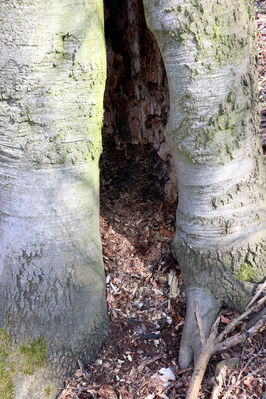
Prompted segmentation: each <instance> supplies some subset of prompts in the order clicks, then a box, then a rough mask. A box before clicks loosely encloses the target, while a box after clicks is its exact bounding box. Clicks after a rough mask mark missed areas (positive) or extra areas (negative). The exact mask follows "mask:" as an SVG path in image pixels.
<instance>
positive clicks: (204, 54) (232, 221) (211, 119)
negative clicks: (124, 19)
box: [144, 0, 265, 367]
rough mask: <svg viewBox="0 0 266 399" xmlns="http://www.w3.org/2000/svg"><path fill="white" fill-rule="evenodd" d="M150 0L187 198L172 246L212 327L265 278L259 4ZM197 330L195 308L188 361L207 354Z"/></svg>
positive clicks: (185, 352) (185, 343) (182, 196)
mask: <svg viewBox="0 0 266 399" xmlns="http://www.w3.org/2000/svg"><path fill="white" fill-rule="evenodd" d="M144 6H145V14H146V19H147V24H148V26H149V28H150V29H151V31H152V32H153V33H154V35H155V37H156V38H157V40H158V44H159V47H160V50H161V53H162V56H163V60H164V64H165V68H166V72H167V76H168V82H169V90H170V117H169V121H168V126H167V140H168V143H169V145H170V147H171V150H172V152H173V154H174V161H175V165H176V174H177V180H178V197H179V203H178V209H177V218H176V236H175V240H174V244H173V252H174V254H175V256H176V258H177V259H178V261H179V263H180V265H181V268H182V272H183V275H184V279H185V285H186V287H187V296H188V302H189V305H188V309H189V311H188V313H191V312H193V306H191V302H193V301H194V299H198V300H199V302H200V307H201V308H202V311H204V312H205V314H206V313H210V314H209V316H208V315H205V316H204V318H205V319H206V320H207V319H208V320H207V321H206V326H205V330H206V333H208V331H209V327H210V324H211V323H212V321H213V319H214V318H215V315H216V313H217V311H218V309H219V305H220V304H221V303H222V302H224V303H226V304H229V305H234V306H236V307H239V308H241V307H243V305H245V304H246V303H247V301H248V300H249V298H250V293H251V291H252V288H253V287H254V283H258V282H259V281H261V280H262V279H263V278H264V276H265V213H264V209H265V205H264V204H265V202H263V194H264V190H263V183H264V178H263V173H264V172H263V164H262V157H261V148H260V145H259V137H258V134H259V131H258V130H259V129H258V125H259V124H258V112H257V61H256V58H257V56H256V32H255V25H254V16H253V1H250V0H236V1H232V0H213V1H207V0H202V1H199V0H190V1H188V0H156V1H154V0H144ZM202 290H203V291H202ZM201 291H202V292H204V295H201V293H200V292H201ZM204 298H207V299H204ZM208 308H209V311H210V312H208ZM206 309H207V310H206ZM213 309H215V311H213ZM193 331H197V328H196V325H195V317H194V316H192V317H191V314H188V315H187V320H186V323H185V328H184V333H183V339H182V345H181V354H180V359H179V361H180V364H181V366H182V367H186V366H187V365H188V364H189V362H190V360H191V357H192V352H193V351H194V353H195V354H196V356H197V355H198V351H199V342H198V341H197V339H196V338H195V337H194V338H193V337H192V335H193V334H194V332H193ZM195 340H196V341H197V343H195V342H196V341H195Z"/></svg>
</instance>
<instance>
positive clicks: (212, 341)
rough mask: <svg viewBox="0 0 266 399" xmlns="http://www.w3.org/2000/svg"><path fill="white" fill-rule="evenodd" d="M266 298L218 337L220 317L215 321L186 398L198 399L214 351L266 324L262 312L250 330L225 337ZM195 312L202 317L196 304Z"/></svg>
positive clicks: (237, 341) (229, 325) (262, 300)
mask: <svg viewBox="0 0 266 399" xmlns="http://www.w3.org/2000/svg"><path fill="white" fill-rule="evenodd" d="M261 292H262V291H261ZM257 298H258V296H257ZM265 300H266V296H264V297H263V298H261V299H260V300H259V301H257V302H256V303H254V304H253V306H250V307H249V308H248V309H247V310H246V311H245V312H244V313H242V314H241V315H240V316H239V317H237V318H236V319H234V320H233V321H232V322H231V323H230V324H228V325H227V327H226V328H225V329H224V331H223V332H222V333H221V334H220V335H219V336H218V337H217V330H218V324H219V320H220V319H219V318H218V319H217V320H216V321H215V323H214V325H213V326H212V328H211V332H210V335H209V338H208V339H207V341H206V343H205V345H203V346H202V350H201V354H200V356H199V358H198V360H197V363H196V365H195V368H194V371H193V374H192V377H191V381H190V384H189V387H188V391H187V395H186V399H197V397H198V393H199V390H200V387H201V382H202V379H203V376H204V374H205V370H206V367H207V365H208V363H209V360H210V358H211V356H212V355H213V354H214V353H217V352H220V351H223V350H226V349H228V348H231V347H232V346H234V345H237V344H240V343H242V342H244V341H245V340H246V339H247V338H248V337H250V336H251V335H253V334H255V333H256V332H258V331H259V330H260V329H261V328H262V327H263V326H264V325H265V322H266V316H265V314H261V317H260V318H259V319H258V320H257V321H256V323H255V325H253V326H252V327H250V328H249V329H248V330H245V331H242V332H240V333H237V334H235V335H234V336H232V337H229V338H226V339H224V338H225V337H226V336H227V334H228V333H229V332H232V331H233V330H234V329H235V328H236V326H237V325H239V324H240V322H241V321H242V320H243V319H244V318H245V317H247V316H248V315H249V314H250V313H251V312H254V311H256V310H258V308H259V307H260V306H262V305H263V304H264V303H265ZM195 305H196V304H195ZM195 313H196V317H197V313H198V316H199V319H200V315H199V311H198V309H197V307H196V306H195ZM197 321H198V318H197ZM198 326H201V327H202V321H201V319H200V322H198ZM201 327H199V333H200V334H202V332H201V331H200V329H201Z"/></svg>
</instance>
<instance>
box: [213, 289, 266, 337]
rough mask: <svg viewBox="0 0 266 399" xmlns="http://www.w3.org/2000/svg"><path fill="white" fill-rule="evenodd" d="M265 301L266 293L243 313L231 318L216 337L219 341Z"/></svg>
mask: <svg viewBox="0 0 266 399" xmlns="http://www.w3.org/2000/svg"><path fill="white" fill-rule="evenodd" d="M265 302H266V295H265V296H264V297H263V298H261V299H260V300H259V301H257V303H255V304H254V305H253V306H251V307H249V308H248V309H247V310H246V311H245V312H244V313H242V314H241V315H240V316H239V317H237V318H236V319H234V320H232V321H231V323H230V324H228V325H227V326H226V327H225V329H224V331H223V332H222V333H221V334H220V335H219V337H218V339H219V342H221V341H222V340H223V339H224V338H225V337H226V335H228V334H229V333H230V332H233V331H234V329H235V328H236V327H237V326H238V325H239V324H240V322H241V321H242V320H243V319H245V318H246V317H247V316H248V315H249V314H250V313H252V312H256V311H257V310H258V309H259V308H260V307H261V306H262V305H264V303H265Z"/></svg>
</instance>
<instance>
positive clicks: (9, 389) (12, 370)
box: [0, 329, 49, 399]
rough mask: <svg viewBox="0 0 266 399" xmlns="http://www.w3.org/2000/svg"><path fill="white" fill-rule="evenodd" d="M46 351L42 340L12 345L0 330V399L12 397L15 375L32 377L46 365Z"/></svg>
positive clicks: (9, 337) (9, 338)
mask: <svg viewBox="0 0 266 399" xmlns="http://www.w3.org/2000/svg"><path fill="white" fill-rule="evenodd" d="M46 351H47V348H46V343H45V342H44V340H43V339H42V338H37V339H34V340H33V341H32V342H27V343H22V344H14V343H13V342H12V338H11V336H10V335H9V334H8V333H7V332H6V331H5V330H3V329H0V399H12V398H13V397H14V396H13V395H14V386H13V377H14V376H15V375H17V374H18V373H22V374H24V375H32V374H34V373H35V371H36V370H37V369H40V368H42V367H44V366H45V365H46ZM47 396H49V395H47Z"/></svg>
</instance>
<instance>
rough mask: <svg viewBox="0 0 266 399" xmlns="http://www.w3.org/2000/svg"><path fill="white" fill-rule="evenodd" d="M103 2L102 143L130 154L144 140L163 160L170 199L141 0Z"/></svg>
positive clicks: (156, 54) (163, 89) (161, 84)
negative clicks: (104, 48)
mask: <svg viewBox="0 0 266 399" xmlns="http://www.w3.org/2000/svg"><path fill="white" fill-rule="evenodd" d="M104 3H105V37H106V46H107V81H106V89H105V97H104V124H103V140H104V145H105V143H107V144H106V146H107V145H108V142H110V140H114V141H115V143H116V147H117V149H120V150H121V149H124V150H125V151H126V152H127V154H128V156H130V152H131V151H134V145H135V146H137V145H139V146H145V145H146V144H150V145H151V147H153V148H154V149H155V151H156V152H157V153H158V155H159V156H160V158H161V159H162V160H163V161H164V172H162V175H163V177H164V178H165V180H168V182H167V183H166V185H165V187H164V191H165V197H166V200H167V201H168V202H171V203H173V202H174V201H175V200H176V191H177V190H176V177H175V171H174V168H173V161H172V156H171V154H170V150H169V147H168V145H167V143H166V141H165V128H166V123H167V119H168V114H169V94H168V84H167V78H166V73H165V69H164V65H163V61H162V57H161V54H160V51H159V48H158V45H157V42H156V40H155V38H154V37H153V35H152V34H151V32H150V31H149V30H148V28H147V26H146V22H145V17H144V10H143V4H142V0H126V1H123V2H117V1H116V0H105V2H104ZM132 144H133V146H132ZM104 148H105V146H104ZM132 149H133V150H132ZM103 157H104V153H103Z"/></svg>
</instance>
